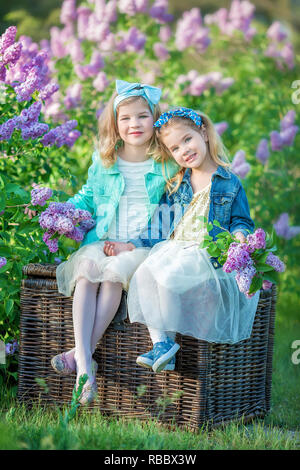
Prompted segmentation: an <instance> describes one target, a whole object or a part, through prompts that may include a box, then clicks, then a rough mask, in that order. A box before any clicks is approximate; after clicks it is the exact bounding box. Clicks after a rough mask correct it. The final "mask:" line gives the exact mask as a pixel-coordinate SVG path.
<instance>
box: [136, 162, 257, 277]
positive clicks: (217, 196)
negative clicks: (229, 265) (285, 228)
mask: <svg viewBox="0 0 300 470" xmlns="http://www.w3.org/2000/svg"><path fill="white" fill-rule="evenodd" d="M211 181H212V184H211V191H210V206H209V214H208V221H209V222H212V221H213V220H218V221H219V222H220V225H221V226H222V227H224V228H225V229H227V230H229V231H230V233H232V234H234V233H235V232H242V233H243V234H244V235H245V236H247V235H248V233H249V232H253V230H254V222H253V220H252V219H251V217H250V211H249V204H248V200H247V196H246V193H245V190H244V188H243V186H242V184H241V182H240V180H239V178H238V177H237V176H236V175H234V174H233V173H232V172H231V171H230V170H228V169H226V168H225V167H223V166H221V165H219V166H218V168H217V170H216V171H215V173H214V174H213V175H212V178H211ZM192 198H193V189H192V186H191V170H190V169H187V170H186V172H185V174H184V177H183V180H182V183H181V185H180V187H179V188H178V190H177V192H176V193H173V194H171V195H170V194H168V193H167V192H166V193H165V194H163V196H162V198H161V200H160V203H159V205H158V207H157V208H156V210H155V212H154V214H153V217H152V219H151V221H150V222H149V223H148V226H147V227H146V228H145V229H144V231H143V232H142V233H141V234H140V236H139V238H138V239H137V240H130V241H131V242H132V243H133V244H134V245H135V246H136V247H153V246H154V245H155V244H156V243H159V242H161V241H163V240H167V239H169V238H170V236H171V235H172V233H173V232H174V230H175V228H176V226H177V225H178V222H179V221H180V219H181V218H182V216H183V215H184V213H185V212H186V210H187V208H188V206H189V204H190V202H191V200H192ZM221 231H222V229H220V228H219V227H216V226H213V228H212V230H211V231H210V232H209V235H211V236H212V237H213V239H214V240H215V239H216V236H217V234H218V233H219V232H221ZM211 262H212V264H213V266H214V267H215V268H218V267H220V264H219V262H218V261H217V259H216V258H211Z"/></svg>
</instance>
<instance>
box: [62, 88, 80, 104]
mask: <svg viewBox="0 0 300 470" xmlns="http://www.w3.org/2000/svg"><path fill="white" fill-rule="evenodd" d="M81 92H82V85H81V83H74V84H73V85H70V86H69V87H68V88H67V90H66V96H65V98H64V104H65V106H66V108H67V109H71V108H75V107H77V106H78V105H79V103H80V102H81Z"/></svg>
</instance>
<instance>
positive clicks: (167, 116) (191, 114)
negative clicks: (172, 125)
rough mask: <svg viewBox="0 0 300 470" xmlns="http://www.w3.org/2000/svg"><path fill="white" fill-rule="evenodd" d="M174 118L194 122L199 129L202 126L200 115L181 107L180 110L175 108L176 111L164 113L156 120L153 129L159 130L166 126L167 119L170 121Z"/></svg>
mask: <svg viewBox="0 0 300 470" xmlns="http://www.w3.org/2000/svg"><path fill="white" fill-rule="evenodd" d="M175 116H180V117H186V118H189V119H191V120H192V121H194V123H195V124H196V126H199V127H200V126H201V125H202V122H203V121H202V118H201V116H200V114H198V113H196V112H195V111H193V110H192V109H190V108H183V107H181V108H177V109H174V110H171V111H167V112H166V113H163V114H161V115H160V117H159V118H158V120H157V121H156V122H155V123H154V127H158V128H160V127H161V126H163V125H164V124H166V123H167V122H168V121H169V119H172V117H175Z"/></svg>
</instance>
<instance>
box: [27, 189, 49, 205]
mask: <svg viewBox="0 0 300 470" xmlns="http://www.w3.org/2000/svg"><path fill="white" fill-rule="evenodd" d="M32 186H33V189H32V191H31V204H32V205H33V206H44V205H45V204H46V201H48V199H50V198H51V197H52V195H53V191H52V189H50V188H44V187H41V186H40V185H39V184H36V183H33V185H32Z"/></svg>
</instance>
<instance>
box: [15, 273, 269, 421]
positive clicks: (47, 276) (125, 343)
mask: <svg viewBox="0 0 300 470" xmlns="http://www.w3.org/2000/svg"><path fill="white" fill-rule="evenodd" d="M55 269H56V268H55V266H53V265H38V264H30V265H28V266H25V267H24V268H23V273H24V274H25V275H26V276H27V278H26V279H24V280H23V281H22V288H21V324H20V358H19V382H18V398H19V400H21V401H23V402H26V403H32V402H35V401H39V402H40V403H42V404H64V403H69V402H70V400H71V396H72V389H73V386H74V382H75V376H66V377H62V376H59V375H57V374H56V373H55V372H54V371H53V369H52V368H51V365H50V359H51V358H52V356H54V355H56V354H58V353H60V352H62V351H65V350H68V349H70V348H72V347H74V341H73V326H72V298H71V297H65V296H63V295H61V294H59V292H58V291H57V285H56V280H55ZM275 302H276V289H275V287H274V286H273V288H272V289H271V290H268V291H261V293H260V300H259V304H258V308H257V312H256V316H255V322H254V326H253V331H252V335H251V338H249V339H247V340H244V341H241V342H239V343H237V344H234V345H228V344H212V343H207V342H205V341H201V340H197V339H194V338H191V337H188V336H182V335H177V341H178V342H179V344H180V346H181V348H180V350H179V352H178V353H177V361H176V368H175V371H172V372H170V371H169V372H161V373H159V374H154V372H152V371H151V369H145V368H142V367H140V366H137V365H136V363H135V360H136V357H137V356H138V355H139V354H142V353H144V352H145V351H147V350H149V349H151V347H152V343H151V340H150V338H149V335H148V331H147V329H146V328H145V327H144V326H143V325H140V324H136V323H134V324H130V323H129V322H128V321H127V320H125V321H124V322H123V327H122V328H121V327H120V323H117V324H116V323H112V324H111V325H110V326H109V328H108V330H107V331H106V333H105V335H104V337H103V338H102V340H101V341H100V342H99V344H98V347H97V350H96V352H95V354H94V358H95V359H96V361H97V362H98V364H99V368H98V373H97V384H98V391H99V393H98V399H97V401H96V402H95V403H94V404H93V405H90V408H95V407H96V408H98V409H99V411H101V412H102V413H104V414H106V415H115V416H124V417H130V418H132V417H136V418H140V419H149V418H150V417H158V419H159V420H160V421H162V422H165V423H170V422H173V423H176V424H177V425H181V426H186V427H188V428H189V429H194V430H195V429H198V428H199V427H201V426H202V425H207V424H208V425H209V426H216V425H219V424H221V423H225V422H227V421H229V420H232V419H235V418H241V417H243V419H244V422H246V421H249V420H250V419H253V418H255V417H264V416H265V414H266V413H267V412H268V411H269V410H270V394H271V375H272V355H273V338H274V317H275ZM124 308H126V297H125V294H124V296H123V299H122V303H121V310H122V309H123V310H124ZM119 313H120V312H119ZM36 378H39V379H43V380H44V382H45V383H46V385H47V389H46V388H45V387H43V386H41V382H40V381H39V383H37V381H36Z"/></svg>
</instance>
